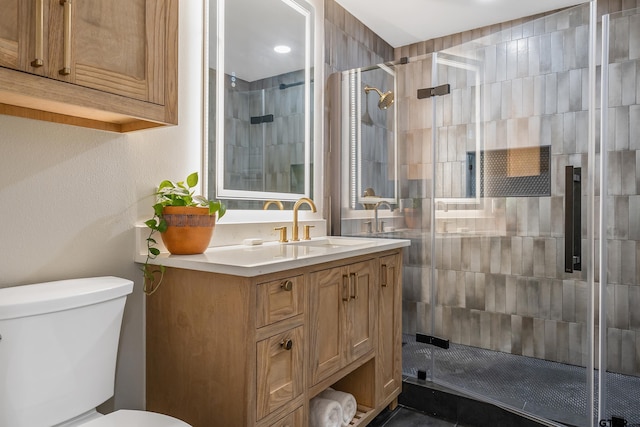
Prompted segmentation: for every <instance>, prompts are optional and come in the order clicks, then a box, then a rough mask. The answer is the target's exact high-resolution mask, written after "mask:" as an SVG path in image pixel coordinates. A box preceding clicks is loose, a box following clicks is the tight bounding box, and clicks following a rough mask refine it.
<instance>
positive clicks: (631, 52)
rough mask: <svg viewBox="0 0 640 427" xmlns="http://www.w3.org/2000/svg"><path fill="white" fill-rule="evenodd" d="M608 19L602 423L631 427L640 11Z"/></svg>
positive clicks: (639, 412) (639, 239) (638, 356)
mask: <svg viewBox="0 0 640 427" xmlns="http://www.w3.org/2000/svg"><path fill="white" fill-rule="evenodd" d="M602 22H603V24H602V31H603V35H602V44H603V56H602V63H603V64H607V65H606V66H603V68H602V81H603V84H602V109H601V114H602V117H601V123H602V132H601V141H602V146H603V147H605V149H604V150H602V153H603V155H602V156H599V158H598V160H599V163H600V165H599V166H600V168H601V170H602V179H601V181H600V185H599V188H600V189H604V190H600V193H601V194H603V196H602V199H601V200H600V199H599V201H601V202H602V205H601V210H600V220H601V227H602V228H601V232H600V233H599V234H598V237H599V236H600V235H603V236H604V238H603V239H602V240H600V239H598V243H599V254H600V260H599V261H600V265H603V266H605V267H604V268H602V269H600V271H599V272H598V274H599V277H598V284H602V286H599V290H600V292H599V309H600V315H599V325H598V326H599V328H598V336H599V345H598V354H601V355H602V356H601V357H600V358H599V359H598V366H597V368H598V373H601V375H598V379H599V384H598V385H599V388H598V395H599V396H600V400H599V407H598V408H599V417H598V418H599V419H602V420H607V421H608V422H609V424H607V425H609V426H614V425H616V424H614V422H618V423H622V424H617V425H625V424H624V422H625V421H626V423H627V424H626V425H628V426H631V425H640V405H638V401H639V400H640V315H639V314H638V307H640V275H639V273H638V272H640V258H638V255H639V254H640V251H639V250H638V248H639V244H640V180H639V179H638V177H639V176H640V173H639V172H638V171H640V154H639V153H640V151H639V150H640V79H639V78H638V75H639V73H640V9H632V10H628V11H624V12H618V13H615V14H611V15H606V16H604V17H603V20H602ZM597 195H599V194H597Z"/></svg>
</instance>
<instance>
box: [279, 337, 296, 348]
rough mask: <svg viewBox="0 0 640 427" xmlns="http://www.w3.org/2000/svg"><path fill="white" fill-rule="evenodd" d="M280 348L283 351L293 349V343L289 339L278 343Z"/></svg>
mask: <svg viewBox="0 0 640 427" xmlns="http://www.w3.org/2000/svg"><path fill="white" fill-rule="evenodd" d="M280 347H282V348H284V349H285V350H291V349H292V348H293V341H292V340H290V339H286V340H282V341H280Z"/></svg>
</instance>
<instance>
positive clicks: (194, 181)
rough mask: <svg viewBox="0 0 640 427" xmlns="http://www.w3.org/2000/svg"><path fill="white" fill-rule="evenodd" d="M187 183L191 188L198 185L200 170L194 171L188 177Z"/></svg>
mask: <svg viewBox="0 0 640 427" xmlns="http://www.w3.org/2000/svg"><path fill="white" fill-rule="evenodd" d="M187 185H188V186H189V188H192V187H195V186H196V185H198V172H194V173H192V174H191V175H189V176H188V177H187Z"/></svg>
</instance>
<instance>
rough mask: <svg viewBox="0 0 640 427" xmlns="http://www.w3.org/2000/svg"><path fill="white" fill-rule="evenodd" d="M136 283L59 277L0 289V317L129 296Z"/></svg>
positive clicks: (31, 314)
mask: <svg viewBox="0 0 640 427" xmlns="http://www.w3.org/2000/svg"><path fill="white" fill-rule="evenodd" d="M132 290H133V282H132V281H131V280H127V279H121V278H119V277H113V276H105V277H90V278H85V279H71V280H59V281H55V282H45V283H37V284H33V285H22V286H13V287H9V288H2V289H0V320H4V319H15V318H18V317H26V316H35V315H38V314H45V313H51V312H55V311H62V310H69V309H72V308H77V307H82V306H86V305H91V304H96V303H100V302H103V301H108V300H111V299H116V298H119V297H122V296H126V295H128V294H130V293H131V291H132Z"/></svg>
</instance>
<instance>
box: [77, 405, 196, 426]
mask: <svg viewBox="0 0 640 427" xmlns="http://www.w3.org/2000/svg"><path fill="white" fill-rule="evenodd" d="M82 427H191V426H190V425H189V424H187V423H185V422H184V421H180V420H179V419H177V418H173V417H170V416H168V415H162V414H158V413H156V412H147V411H132V410H128V409H121V410H119V411H116V412H112V413H110V414H107V415H105V416H103V417H100V418H97V419H95V420H92V421H89V422H88V423H86V424H82Z"/></svg>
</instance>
